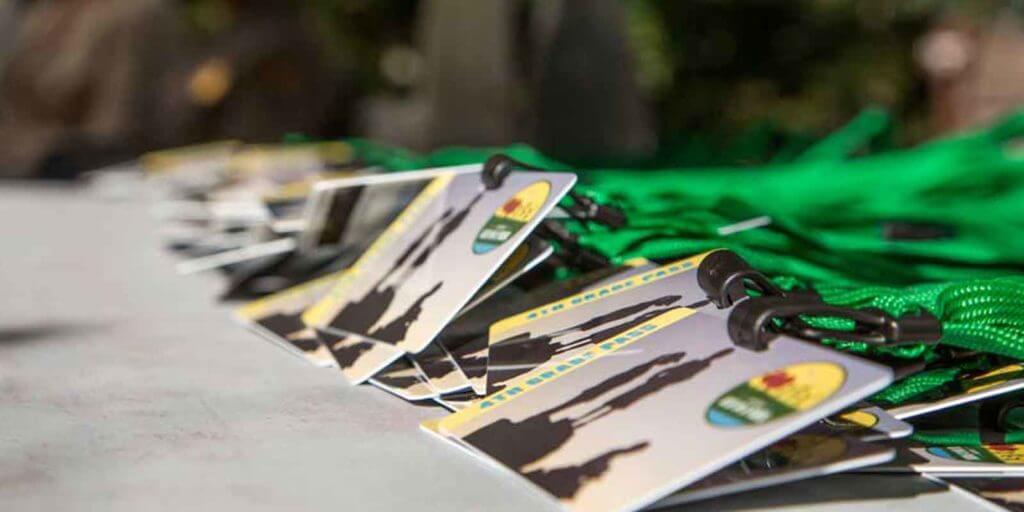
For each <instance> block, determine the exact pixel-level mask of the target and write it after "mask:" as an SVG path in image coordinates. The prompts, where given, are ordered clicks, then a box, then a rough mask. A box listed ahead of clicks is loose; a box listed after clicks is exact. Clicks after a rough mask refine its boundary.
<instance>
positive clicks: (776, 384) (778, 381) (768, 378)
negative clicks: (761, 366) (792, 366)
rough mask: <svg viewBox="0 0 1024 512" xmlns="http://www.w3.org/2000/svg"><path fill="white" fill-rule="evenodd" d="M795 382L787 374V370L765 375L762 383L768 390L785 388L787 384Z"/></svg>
mask: <svg viewBox="0 0 1024 512" xmlns="http://www.w3.org/2000/svg"><path fill="white" fill-rule="evenodd" d="M794 380H795V379H794V378H793V376H792V375H790V374H788V373H786V371H785V370H780V371H777V372H772V373H769V374H767V375H765V376H764V377H761V382H762V383H764V387H766V388H768V389H775V388H781V387H782V386H785V385H786V384H789V383H790V382H793V381H794Z"/></svg>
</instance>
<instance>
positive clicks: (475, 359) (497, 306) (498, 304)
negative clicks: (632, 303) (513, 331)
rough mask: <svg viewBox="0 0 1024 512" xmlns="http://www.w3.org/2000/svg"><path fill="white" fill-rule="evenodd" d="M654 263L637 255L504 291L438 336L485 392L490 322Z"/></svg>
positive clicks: (480, 392) (478, 390)
mask: <svg viewBox="0 0 1024 512" xmlns="http://www.w3.org/2000/svg"><path fill="white" fill-rule="evenodd" d="M654 267H655V265H653V264H652V263H650V262H648V261H647V260H644V259H642V258H636V259H633V260H630V261H627V262H625V263H624V264H623V265H620V266H617V267H609V268H604V269H598V270H594V271H591V272H588V273H586V274H582V275H579V276H576V277H573V278H570V279H566V280H563V281H555V282H551V283H548V284H546V285H544V286H540V287H538V288H535V289H533V290H530V291H527V292H520V293H515V294H510V293H506V294H504V295H503V296H501V297H498V298H496V299H495V300H492V301H489V302H487V303H486V306H485V307H483V308H479V309H477V310H474V311H470V312H469V313H468V314H466V315H461V316H459V318H457V319H456V320H455V321H454V322H452V323H451V324H449V325H448V326H447V327H445V330H444V331H442V332H441V334H440V336H439V337H438V340H439V341H440V342H441V343H442V344H443V345H444V346H445V347H446V348H448V350H449V351H450V352H451V353H452V355H453V356H454V357H455V362H456V364H458V365H459V368H461V369H462V372H463V373H464V374H465V375H466V376H467V377H469V381H470V383H471V384H472V386H473V391H475V392H476V393H477V394H478V395H481V396H483V395H485V394H486V393H487V354H488V347H487V341H488V340H487V331H488V329H489V328H490V326H491V324H493V323H494V322H495V321H498V320H500V319H502V318H506V317H508V316H509V315H514V314H516V313H520V312H522V311H528V310H531V309H533V308H536V307H538V306H541V305H543V304H547V303H550V302H552V301H557V300H559V299H561V298H564V297H566V296H568V295H573V294H575V293H578V292H580V291H583V290H588V289H593V288H600V287H602V286H603V285H604V284H607V283H609V282H613V281H619V280H621V279H623V278H625V277H629V276H632V275H636V274H638V273H643V272H645V271H647V270H651V269H652V268H654Z"/></svg>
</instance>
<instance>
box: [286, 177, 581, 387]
mask: <svg viewBox="0 0 1024 512" xmlns="http://www.w3.org/2000/svg"><path fill="white" fill-rule="evenodd" d="M480 167H481V166H479V165H477V166H476V168H478V169H479V168H480ZM575 181H576V177H575V175H573V174H569V173H546V172H513V173H511V174H510V175H509V176H508V177H506V178H505V180H504V182H503V183H502V184H501V186H500V187H498V188H497V189H493V190H488V189H486V188H485V187H484V185H483V183H482V180H481V177H480V174H479V173H465V174H444V175H442V176H440V177H438V178H435V179H434V180H433V181H431V183H430V185H428V186H427V187H426V188H425V189H424V190H423V191H422V192H421V193H420V194H419V195H418V196H417V197H416V199H415V200H413V202H412V203H411V204H410V205H409V207H408V208H406V210H404V211H403V212H402V213H401V214H400V215H399V216H398V218H397V219H395V221H394V222H393V223H392V225H391V226H389V227H388V229H386V230H385V231H384V233H383V234H382V235H381V236H380V237H379V238H378V239H377V241H375V242H374V243H373V245H371V246H370V248H369V249H367V251H366V252H365V253H364V254H363V255H362V256H361V257H360V258H359V260H358V261H357V262H356V264H355V266H354V268H353V272H352V273H351V278H349V279H345V280H341V281H339V282H338V283H337V285H336V286H335V287H334V288H333V289H332V290H331V292H330V293H328V295H327V296H326V297H325V298H324V299H323V300H321V301H320V302H319V303H317V304H316V305H314V306H313V307H312V308H310V309H309V310H308V311H306V313H305V314H304V315H303V320H304V321H305V322H306V323H307V324H309V325H312V326H314V327H316V328H318V329H321V330H325V331H328V332H334V333H336V334H339V335H343V334H346V333H354V334H358V335H360V336H363V337H365V338H367V339H369V340H372V341H375V342H378V343H382V344H388V345H392V346H394V347H396V348H398V349H399V350H401V351H405V352H413V353H415V352H419V351H421V350H423V349H424V348H425V347H426V346H427V345H428V344H429V343H430V342H431V341H433V340H434V338H435V337H436V336H437V334H438V333H439V332H440V331H441V329H442V328H444V326H445V325H447V324H448V322H450V321H451V320H452V318H454V317H455V315H456V314H457V313H458V312H459V311H460V310H462V308H463V307H464V306H465V305H466V304H467V303H469V301H470V300H471V299H472V298H473V296H474V295H475V294H476V292H477V291H478V290H479V289H480V288H481V286H483V284H484V283H485V282H486V281H487V280H488V279H489V278H490V277H491V275H492V274H494V273H495V272H496V271H497V270H498V268H499V267H500V266H501V264H502V263H503V262H504V261H505V260H506V259H507V258H508V257H509V256H510V255H511V254H512V252H513V251H514V250H515V249H516V247H518V246H519V244H521V243H522V242H523V240H524V239H525V238H526V237H527V236H528V235H529V234H530V233H531V232H532V231H533V229H534V228H535V227H536V225H537V224H538V223H539V222H540V221H541V220H543V218H544V217H545V215H547V213H548V212H549V211H550V210H551V208H552V207H554V206H555V204H556V203H557V202H558V201H559V199H561V198H562V196H563V195H565V193H566V192H568V191H569V189H570V188H571V187H572V185H573V184H574V183H575ZM358 366H359V365H358V363H357V364H356V367H358Z"/></svg>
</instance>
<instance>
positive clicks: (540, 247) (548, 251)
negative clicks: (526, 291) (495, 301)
mask: <svg viewBox="0 0 1024 512" xmlns="http://www.w3.org/2000/svg"><path fill="white" fill-rule="evenodd" d="M554 252H555V249H554V247H551V244H549V243H547V242H545V241H544V240H541V239H540V238H537V237H531V238H527V239H526V241H525V242H523V243H522V244H520V245H519V247H517V248H516V250H515V251H512V254H511V255H509V257H508V259H507V260H505V263H502V264H501V267H498V271H497V272H495V273H494V275H492V276H491V277H490V278H489V279H488V280H487V282H486V283H484V286H483V287H482V288H480V291H478V292H477V293H476V295H474V296H473V298H472V299H471V300H470V301H469V303H467V304H466V305H465V306H463V308H462V311H460V312H459V316H461V315H462V313H465V312H466V311H469V310H471V309H473V308H475V307H477V306H479V305H480V304H481V303H483V302H484V301H486V300H487V299H489V298H491V297H493V296H494V294H495V293H498V292H499V291H501V290H502V289H503V288H505V287H506V286H508V285H510V284H512V282H513V281H515V280H516V279H519V278H520V277H522V276H523V274H526V273H527V272H529V271H531V270H533V269H534V268H536V267H537V265H540V264H541V263H543V262H544V260H546V259H548V258H550V257H551V255H552V254H553V253H554Z"/></svg>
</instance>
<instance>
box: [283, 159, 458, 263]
mask: <svg viewBox="0 0 1024 512" xmlns="http://www.w3.org/2000/svg"><path fill="white" fill-rule="evenodd" d="M471 171H472V169H468V168H467V169H464V170H462V171H460V172H471ZM445 172H452V171H447V170H440V169H433V170H431V169H428V170H425V171H408V172H396V173H389V174H374V175H367V176H356V177H352V178H342V179H337V180H325V181H321V182H318V183H317V184H316V185H315V186H314V187H313V191H312V192H311V194H310V197H309V201H308V203H307V204H306V210H305V212H304V215H303V218H304V219H305V229H304V230H303V231H302V234H301V235H300V236H299V244H298V246H299V250H301V251H313V250H315V249H316V248H318V247H322V246H339V247H343V248H358V247H359V245H360V244H361V243H362V242H361V241H362V240H373V239H374V238H376V237H377V236H378V235H379V234H380V233H381V231H383V230H384V228H386V227H387V225H388V224H390V223H391V221H393V220H394V219H395V217H397V216H398V214H399V213H400V212H401V211H402V210H403V209H405V207H406V206H407V205H408V204H409V202H410V201H412V200H413V198H415V197H416V195H418V194H419V193H420V192H421V191H422V190H423V188H424V187H426V186H427V184H428V183H429V182H430V181H431V180H433V179H434V178H436V177H438V176H439V175H441V174H443V173H445Z"/></svg>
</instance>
